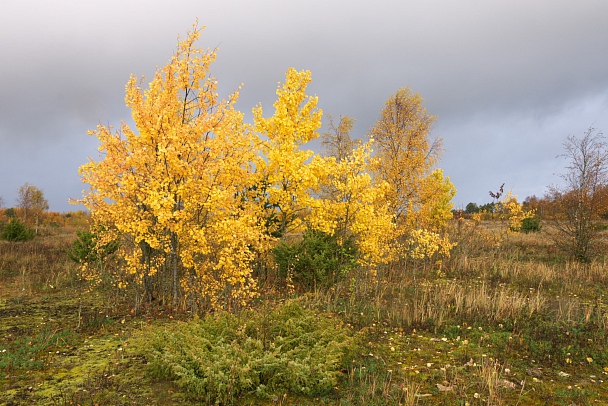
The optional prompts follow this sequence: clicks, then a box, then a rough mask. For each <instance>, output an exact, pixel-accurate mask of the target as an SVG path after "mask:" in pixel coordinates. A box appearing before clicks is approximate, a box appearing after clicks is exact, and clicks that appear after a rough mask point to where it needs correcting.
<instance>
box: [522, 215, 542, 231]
mask: <svg viewBox="0 0 608 406" xmlns="http://www.w3.org/2000/svg"><path fill="white" fill-rule="evenodd" d="M540 228H541V225H540V219H539V218H538V217H526V218H525V219H524V220H523V221H522V223H521V231H522V232H524V233H537V232H539V231H540Z"/></svg>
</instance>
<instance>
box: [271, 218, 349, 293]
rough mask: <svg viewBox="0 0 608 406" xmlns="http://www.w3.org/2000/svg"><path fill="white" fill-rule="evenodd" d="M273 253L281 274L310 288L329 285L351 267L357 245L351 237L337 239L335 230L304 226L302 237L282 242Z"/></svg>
mask: <svg viewBox="0 0 608 406" xmlns="http://www.w3.org/2000/svg"><path fill="white" fill-rule="evenodd" d="M273 253H274V258H275V261H276V263H277V264H278V265H279V272H280V274H281V275H282V276H283V277H286V276H288V274H290V276H291V277H293V280H294V282H296V283H299V284H301V285H302V286H305V287H307V288H313V287H315V286H318V285H320V286H332V285H333V284H335V283H336V282H337V281H338V280H339V278H340V277H341V276H342V275H344V274H345V273H346V272H348V271H349V270H350V269H352V268H353V267H354V266H355V264H356V258H357V247H356V245H355V242H354V239H353V238H352V237H351V238H347V239H345V240H344V241H343V242H342V243H340V241H339V240H338V237H337V236H336V235H335V234H334V235H332V234H327V233H324V232H321V231H315V230H307V231H306V232H304V236H303V238H302V240H301V241H299V242H295V243H292V244H287V243H285V242H281V243H280V244H279V245H278V246H277V247H275V249H274V250H273Z"/></svg>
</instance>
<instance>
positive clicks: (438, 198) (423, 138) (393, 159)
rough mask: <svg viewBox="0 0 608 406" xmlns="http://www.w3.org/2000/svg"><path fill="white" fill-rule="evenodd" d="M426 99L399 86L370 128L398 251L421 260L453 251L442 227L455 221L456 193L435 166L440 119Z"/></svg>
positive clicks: (375, 170) (376, 170) (377, 173)
mask: <svg viewBox="0 0 608 406" xmlns="http://www.w3.org/2000/svg"><path fill="white" fill-rule="evenodd" d="M422 101H423V100H422V97H421V96H420V94H418V93H413V92H412V90H411V89H409V88H401V89H399V90H398V91H397V92H396V93H395V94H393V95H392V96H391V97H390V98H389V99H388V100H387V102H386V103H385V106H384V108H383V109H382V111H381V113H380V118H379V119H378V121H377V122H376V124H375V125H374V126H373V128H372V129H371V131H370V138H371V139H373V140H374V142H375V144H374V145H375V148H376V150H377V152H376V155H375V157H374V161H373V162H372V165H371V170H372V173H373V175H374V176H375V178H376V179H377V180H378V181H383V182H387V183H388V185H389V190H388V192H387V193H386V200H385V204H386V205H387V206H388V207H389V208H390V211H391V213H392V215H393V218H394V222H395V224H396V234H395V238H394V242H395V243H394V248H395V250H396V254H397V255H400V256H402V255H408V253H409V254H410V255H411V256H413V257H417V258H422V257H427V256H430V255H432V254H433V253H434V252H437V251H442V252H444V253H446V252H448V251H449V249H450V247H451V245H450V243H449V241H448V240H447V238H446V237H444V236H442V235H440V234H441V232H440V230H441V229H442V228H443V227H444V226H445V225H446V224H447V221H448V220H449V219H451V209H452V204H451V203H450V200H451V199H452V197H453V196H454V195H455V193H456V190H455V188H454V186H453V185H452V183H451V182H450V180H449V178H444V177H443V172H442V171H441V170H438V169H436V168H435V165H436V164H437V163H438V161H439V158H440V155H441V152H442V148H441V139H439V138H435V139H432V138H431V135H430V131H431V128H432V125H433V123H434V121H435V117H433V116H431V115H429V114H428V113H427V111H426V109H425V108H424V107H423V106H422Z"/></svg>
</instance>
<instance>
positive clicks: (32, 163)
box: [0, 0, 608, 211]
mask: <svg viewBox="0 0 608 406" xmlns="http://www.w3.org/2000/svg"><path fill="white" fill-rule="evenodd" d="M2 5H3V7H2V11H1V12H0V34H1V35H0V50H1V58H2V63H0V196H1V197H3V198H4V201H5V205H6V206H9V207H10V206H12V205H14V204H15V199H16V194H17V189H18V188H19V187H20V186H21V185H23V184H24V183H25V182H29V183H31V184H34V185H36V186H38V187H39V188H41V189H43V190H44V193H45V195H46V197H47V198H48V200H49V203H50V206H51V210H54V211H68V210H75V209H79V208H80V207H74V206H70V205H69V204H68V198H69V197H74V198H78V197H80V196H81V191H82V189H84V188H85V187H86V185H83V184H82V183H81V182H80V180H79V178H78V173H77V169H78V166H80V165H81V164H83V163H85V162H86V161H87V157H89V156H91V157H97V151H96V147H97V140H96V139H95V138H92V137H89V136H87V135H86V132H87V130H88V129H93V128H94V127H95V126H96V125H97V124H99V123H102V124H110V125H114V126H118V125H119V124H120V122H121V120H129V118H130V112H129V111H128V110H127V109H126V107H124V101H123V99H124V87H125V84H126V82H127V80H128V79H129V75H130V74H131V73H133V74H136V75H137V76H141V75H145V76H146V77H147V78H150V77H151V76H152V74H153V72H154V70H155V67H156V66H162V65H164V64H165V63H166V62H167V61H168V60H169V58H170V56H171V54H172V53H173V51H174V50H175V45H176V40H177V36H178V35H181V36H182V37H183V36H185V35H186V32H187V31H188V30H189V29H190V28H191V27H192V25H193V24H194V22H195V20H196V18H197V17H198V19H199V25H204V26H206V27H207V28H206V29H205V31H204V32H203V36H202V39H201V41H200V42H199V46H201V47H205V48H208V47H211V48H214V47H216V46H218V47H219V48H220V49H219V52H218V60H217V62H216V63H215V64H214V66H213V67H212V73H213V74H214V75H215V76H216V77H217V78H218V80H219V83H220V91H221V92H223V94H224V95H227V94H228V93H229V92H231V91H233V90H234V89H235V88H236V87H237V86H238V85H239V84H240V83H244V88H243V90H242V92H241V98H240V100H239V103H238V105H237V106H238V108H239V109H240V110H242V111H244V112H248V113H250V111H251V108H252V107H253V106H255V105H256V104H257V103H259V102H261V103H262V104H263V106H264V107H265V111H266V112H267V113H269V114H270V112H271V111H272V109H271V105H272V103H273V102H274V99H275V93H274V92H275V90H276V87H277V83H278V82H280V81H282V80H283V79H284V75H285V72H286V70H287V68H289V67H291V66H293V67H295V68H297V69H309V70H311V72H312V76H313V83H312V84H311V85H310V87H309V93H310V94H316V95H317V96H319V105H320V107H321V108H322V109H323V110H324V112H325V113H329V114H331V115H333V116H334V117H338V116H340V115H349V116H351V117H354V118H355V119H356V120H357V122H356V126H355V131H354V134H353V136H355V137H364V136H365V134H366V133H367V131H368V130H369V128H370V127H371V126H372V125H373V123H374V122H375V120H376V119H377V118H378V115H379V112H380V110H381V109H382V107H383V104H384V102H385V101H386V99H387V98H388V97H389V96H390V95H391V94H392V93H394V92H395V91H396V90H397V89H398V88H399V87H403V86H408V87H410V88H412V89H413V90H414V91H416V92H419V93H420V94H421V95H422V96H423V97H424V99H425V106H426V108H427V110H428V111H429V112H430V113H431V114H433V115H436V116H437V117H438V121H437V124H436V126H435V128H434V133H435V134H437V135H439V136H441V137H442V138H443V139H444V147H445V153H444V155H443V160H442V162H441V164H440V166H441V167H442V168H443V169H444V171H445V173H446V175H448V176H450V178H451V180H452V181H453V183H454V184H455V186H456V188H457V189H458V195H457V196H456V198H455V203H456V204H457V206H459V207H464V206H465V205H466V204H467V203H468V202H471V201H473V202H477V203H485V202H488V201H490V200H491V199H490V197H489V196H488V191H489V190H495V189H497V188H498V187H499V186H500V184H502V183H503V182H504V183H506V187H507V188H508V189H512V190H513V192H514V193H515V194H516V195H519V197H520V198H521V199H523V198H525V197H526V196H529V195H532V194H536V195H539V196H540V195H543V193H544V192H545V190H546V187H547V186H548V185H550V184H553V183H556V182H558V181H559V178H558V177H557V176H555V173H556V172H561V171H563V169H562V168H563V167H564V162H563V160H560V159H558V158H556V156H557V155H559V154H560V153H561V152H562V142H563V141H564V140H565V138H566V137H567V136H568V135H570V134H572V135H581V134H583V132H584V131H585V130H586V129H587V128H588V127H589V126H594V127H596V128H598V129H600V130H604V131H605V132H607V133H608V23H607V22H606V17H608V2H607V1H605V0H581V1H578V2H572V1H565V0H535V1H529V0H509V1H503V0H494V1H487V0H461V1H448V0H445V1H438V0H431V1H429V0H427V1H410V0H405V1H404V0H391V1H382V0H378V1H374V2H369V1H356V0H355V1H353V0H349V1H345V0H332V1H326V0H325V1H321V0H307V1H297V2H296V1H286V0H274V1H271V0H258V1H244V0H243V1H206V0H180V1H172V2H169V1H160V0H146V1H125V0H113V1H107V0H105V1H81V0H79V1H68V0H55V1H53V2H48V1H43V0H40V1H28V0H5V1H4V2H3V4H2ZM248 117H249V118H250V117H251V114H249V115H248Z"/></svg>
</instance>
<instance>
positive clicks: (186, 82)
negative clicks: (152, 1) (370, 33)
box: [77, 26, 455, 309]
mask: <svg viewBox="0 0 608 406" xmlns="http://www.w3.org/2000/svg"><path fill="white" fill-rule="evenodd" d="M200 34H201V29H199V28H197V27H196V26H195V27H194V29H193V30H192V31H191V32H189V34H188V36H187V38H186V39H185V40H180V41H179V42H178V47H177V51H176V52H175V54H174V55H173V57H172V59H171V61H170V62H169V63H168V64H167V65H166V66H165V67H163V68H162V69H158V70H157V72H156V74H155V76H154V78H153V79H152V80H151V82H150V83H149V86H148V88H143V87H142V86H141V81H140V80H139V79H138V78H136V77H135V76H132V77H131V78H130V80H129V82H128V83H127V86H126V96H125V101H126V104H127V106H128V107H129V108H130V109H131V110H132V117H133V121H134V123H135V128H131V127H130V126H129V125H127V124H126V123H123V124H122V125H121V126H120V128H119V129H113V128H112V127H107V126H102V125H100V126H98V127H97V129H96V130H94V131H90V134H91V135H94V136H95V137H97V138H98V139H99V142H100V145H99V152H100V156H99V160H97V161H95V160H92V159H91V160H89V162H88V163H86V164H84V165H83V166H82V167H81V168H80V175H81V177H82V180H83V182H85V183H87V184H89V185H90V188H89V190H88V191H86V192H85V193H84V195H83V197H82V199H80V200H78V201H77V203H81V204H84V205H85V206H86V207H87V208H88V209H89V210H90V212H91V218H92V230H93V231H94V232H95V235H96V238H97V245H98V246H100V247H101V246H103V245H104V244H108V243H109V242H110V241H117V240H118V241H120V242H121V244H120V249H119V252H118V255H119V260H120V267H121V269H122V270H123V272H124V276H125V277H124V278H123V280H124V281H125V282H119V283H118V284H119V285H121V286H125V285H126V281H127V280H131V281H135V283H136V284H137V285H138V286H140V287H141V288H142V289H143V292H144V293H145V294H146V295H147V296H149V297H155V298H158V299H160V300H162V301H163V302H164V303H167V304H168V305H172V306H177V305H185V306H189V307H194V308H200V307H199V306H207V307H211V308H226V309H231V308H234V307H235V306H240V305H243V304H245V303H247V302H248V301H249V300H251V299H252V298H254V297H255V296H256V295H257V284H258V281H257V275H258V274H259V272H260V269H261V268H268V267H272V266H273V265H272V258H271V257H272V255H271V253H272V248H273V247H274V246H276V245H277V243H278V242H281V241H283V242H285V241H287V242H290V241H296V240H297V239H298V238H301V237H302V235H303V233H304V232H305V231H306V230H315V231H318V232H322V233H325V234H328V235H331V236H334V237H335V238H336V241H337V242H338V244H344V243H345V241H347V240H349V241H354V242H355V244H356V246H357V259H356V263H357V266H358V267H361V268H362V269H366V270H367V271H368V272H370V273H374V272H376V269H377V267H378V266H381V265H382V264H388V263H394V262H398V261H400V260H401V259H403V258H405V257H408V256H409V257H414V258H422V257H425V256H429V255H433V254H435V253H437V252H442V253H444V254H447V253H448V252H449V249H450V247H451V244H450V242H449V241H448V240H447V238H446V237H445V233H444V231H443V230H444V227H445V225H446V223H447V221H448V220H449V219H450V218H451V209H452V204H451V203H450V201H451V199H452V197H453V196H454V194H455V189H454V186H453V185H452V184H451V182H450V181H449V178H445V177H444V176H443V172H442V171H441V170H440V169H437V168H436V164H437V162H438V161H439V155H440V152H441V140H439V139H436V140H431V139H429V132H430V129H431V125H432V123H433V121H434V118H433V117H432V116H429V115H428V114H427V113H426V110H425V109H424V108H423V107H422V99H421V97H420V96H419V95H418V94H413V93H412V92H411V90H409V89H400V90H398V91H397V93H396V94H395V95H393V96H392V97H391V98H390V99H389V100H388V101H387V103H386V105H385V107H384V109H383V110H382V113H381V116H380V119H379V120H378V123H377V124H376V126H374V128H373V130H372V131H371V133H370V137H369V140H368V141H367V142H364V143H355V142H351V140H350V135H349V134H348V131H347V133H346V134H345V133H340V134H339V132H338V131H332V129H331V128H330V130H329V131H328V133H327V134H325V139H326V140H329V141H330V142H329V144H328V145H331V140H332V139H333V140H334V141H335V140H336V139H337V137H343V138H344V137H346V140H347V141H349V142H347V143H345V144H344V143H342V144H340V143H334V144H333V145H347V147H346V148H343V150H342V151H337V150H335V149H334V150H332V149H331V148H329V149H328V151H327V153H326V154H323V155H321V154H317V153H314V152H313V151H311V150H307V149H305V148H304V145H305V144H306V143H308V142H309V141H311V140H314V139H316V138H318V137H319V133H318V131H319V130H320V129H321V127H322V122H321V119H322V116H323V113H322V111H321V110H320V109H319V108H318V107H317V97H313V96H308V95H307V94H306V87H307V85H308V84H309V83H310V81H311V74H310V72H308V71H297V70H295V69H293V68H291V69H289V70H288V71H287V73H286V77H285V81H284V83H282V84H281V85H280V86H279V87H278V89H277V100H276V102H275V103H274V106H273V107H274V113H273V114H272V115H271V116H267V115H266V116H265V111H264V109H263V108H262V106H261V105H258V106H256V107H255V108H253V123H252V124H248V123H245V122H244V119H243V117H244V114H243V113H242V112H240V111H238V110H236V109H235V107H234V105H235V103H236V101H237V99H238V96H239V91H240V89H237V90H236V91H235V92H234V93H233V94H231V95H230V96H229V97H228V98H226V99H220V98H219V96H218V94H217V81H216V80H215V79H214V78H213V77H212V76H211V75H210V66H211V64H212V63H213V62H214V61H215V59H216V53H215V50H213V51H203V50H201V49H198V48H196V47H195V42H196V41H197V40H198V39H199V37H200ZM373 149H374V150H375V151H374V150H373ZM84 265H86V264H84ZM93 277H95V276H93ZM132 283H133V282H132Z"/></svg>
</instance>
